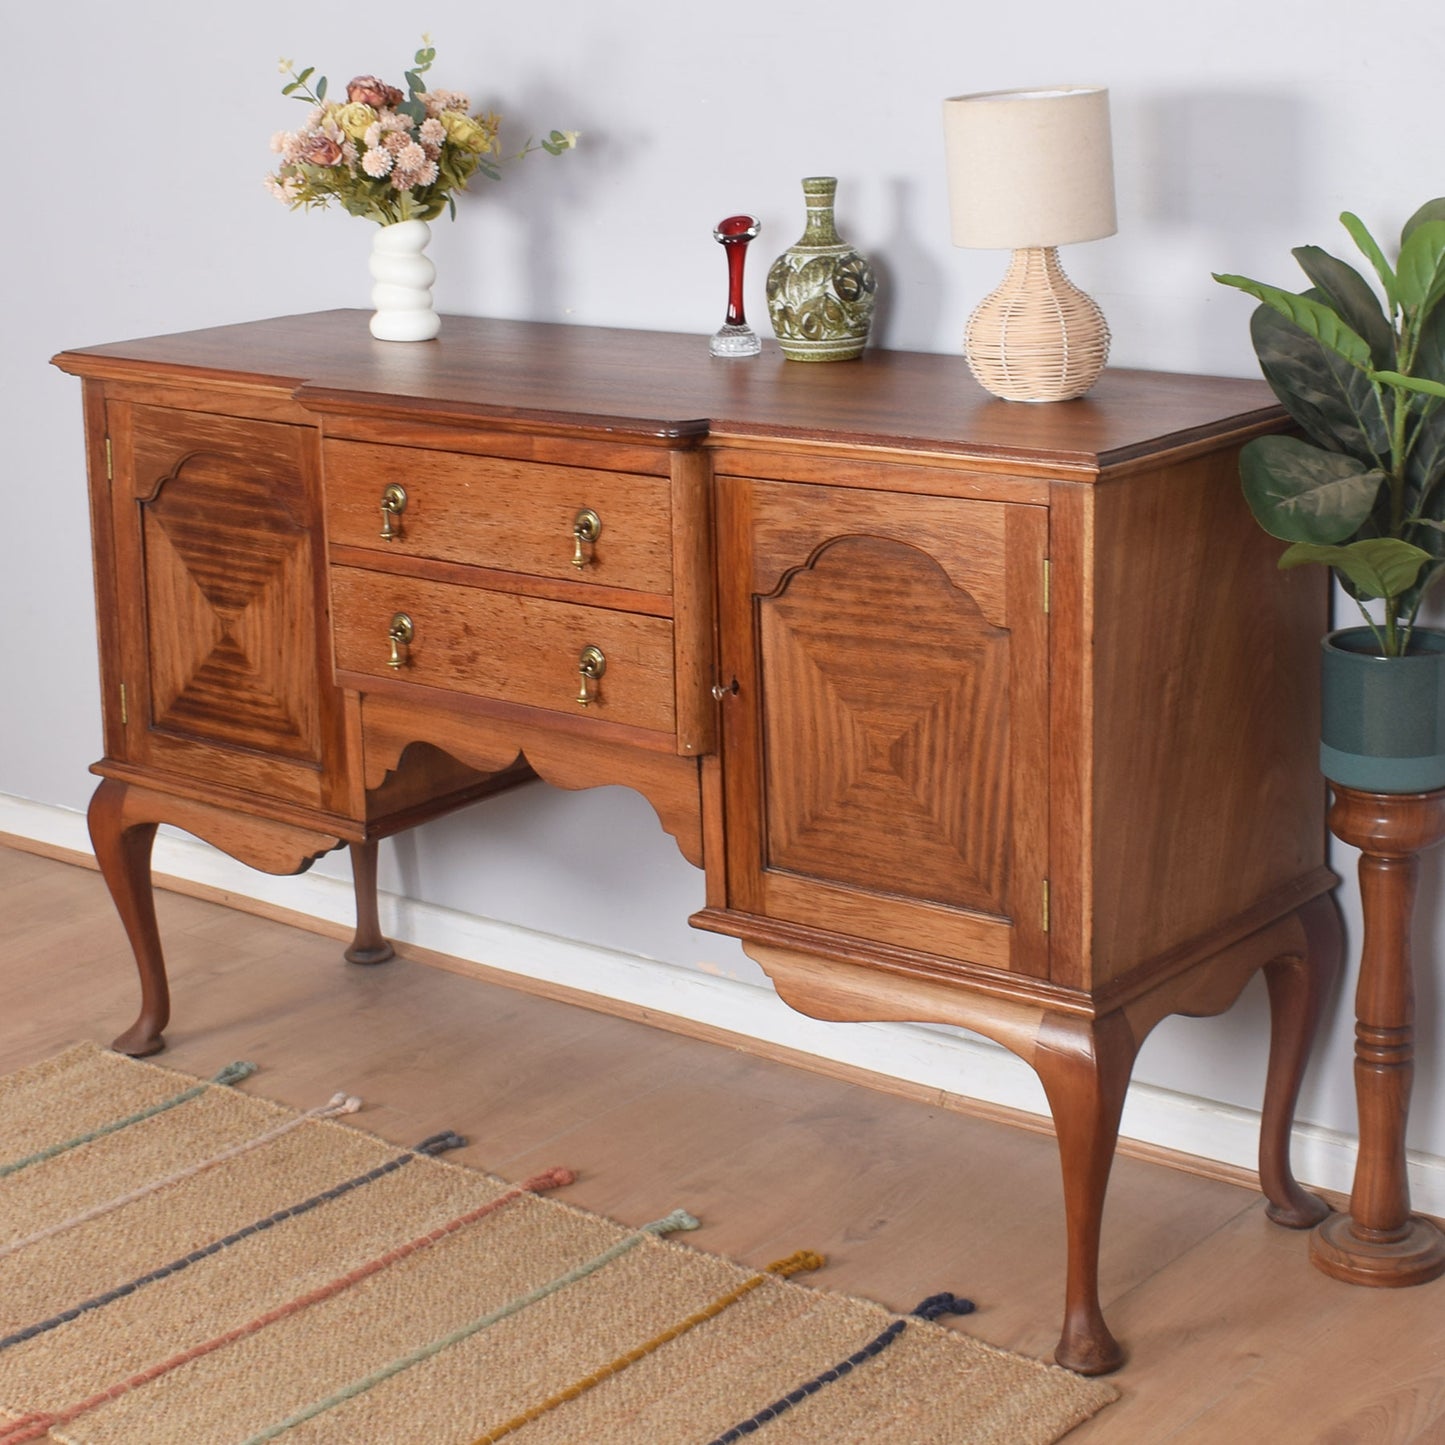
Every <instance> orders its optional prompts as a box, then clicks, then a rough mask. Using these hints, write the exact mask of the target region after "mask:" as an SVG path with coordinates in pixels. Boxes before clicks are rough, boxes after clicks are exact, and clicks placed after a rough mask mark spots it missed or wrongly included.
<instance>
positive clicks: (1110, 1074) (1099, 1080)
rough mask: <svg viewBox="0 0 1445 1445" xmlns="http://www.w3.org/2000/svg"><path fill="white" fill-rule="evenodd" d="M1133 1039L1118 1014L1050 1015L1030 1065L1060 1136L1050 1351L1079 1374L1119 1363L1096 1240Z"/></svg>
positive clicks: (1101, 1372)
mask: <svg viewBox="0 0 1445 1445" xmlns="http://www.w3.org/2000/svg"><path fill="white" fill-rule="evenodd" d="M1137 1052H1138V1043H1137V1042H1136V1041H1135V1039H1134V1036H1133V1034H1132V1032H1131V1031H1130V1028H1129V1024H1128V1021H1127V1020H1126V1019H1125V1018H1124V1017H1123V1016H1122V1015H1121V1014H1110V1015H1108V1016H1106V1017H1104V1018H1102V1019H1077V1018H1067V1017H1057V1016H1056V1017H1053V1018H1050V1019H1049V1020H1048V1021H1047V1022H1046V1023H1045V1024H1044V1026H1043V1028H1042V1030H1041V1031H1040V1034H1039V1049H1038V1053H1037V1055H1036V1056H1035V1058H1034V1067H1035V1069H1036V1070H1037V1071H1038V1074H1039V1078H1040V1080H1041V1081H1042V1083H1043V1086H1044V1092H1045V1093H1046V1094H1047V1095H1048V1099H1049V1108H1050V1109H1051V1110H1052V1112H1053V1116H1054V1129H1055V1132H1056V1133H1057V1135H1058V1143H1059V1162H1060V1165H1061V1167H1062V1169H1063V1175H1064V1209H1065V1214H1066V1218H1067V1224H1068V1241H1069V1262H1068V1282H1067V1285H1066V1287H1065V1296H1064V1328H1063V1333H1062V1335H1061V1336H1060V1339H1059V1347H1058V1349H1057V1350H1056V1351H1055V1352H1054V1358H1055V1359H1056V1360H1057V1361H1058V1362H1059V1364H1061V1365H1063V1366H1064V1367H1065V1368H1066V1369H1070V1370H1074V1371H1077V1372H1078V1373H1079V1374H1081V1375H1104V1374H1107V1373H1108V1372H1109V1371H1111V1370H1116V1369H1118V1368H1119V1366H1120V1365H1121V1364H1123V1362H1124V1352H1123V1350H1122V1349H1120V1347H1119V1344H1118V1342H1117V1341H1116V1340H1115V1339H1114V1337H1113V1335H1112V1334H1110V1333H1109V1327H1108V1325H1106V1324H1105V1323H1104V1315H1103V1311H1102V1309H1101V1308H1100V1306H1099V1239H1100V1233H1101V1229H1102V1225H1103V1218H1104V1194H1105V1191H1106V1190H1107V1189H1108V1185H1109V1171H1110V1170H1111V1169H1112V1167H1113V1164H1114V1147H1115V1145H1116V1144H1117V1143H1118V1140H1119V1119H1120V1116H1121V1115H1122V1114H1123V1111H1124V1095H1125V1093H1126V1092H1127V1090H1128V1087H1129V1076H1130V1074H1131V1073H1132V1072H1133V1068H1134V1057H1135V1054H1136V1053H1137Z"/></svg>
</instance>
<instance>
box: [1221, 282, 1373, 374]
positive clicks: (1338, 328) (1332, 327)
mask: <svg viewBox="0 0 1445 1445" xmlns="http://www.w3.org/2000/svg"><path fill="white" fill-rule="evenodd" d="M1214 279H1215V280H1216V281H1218V282H1219V283H1220V285H1222V286H1233V287H1235V289H1236V290H1239V291H1243V292H1245V293H1247V294H1248V295H1250V296H1253V297H1254V298H1255V299H1256V300H1257V301H1263V302H1264V304H1265V305H1266V306H1270V307H1273V309H1274V310H1276V311H1278V312H1279V314H1280V315H1281V316H1284V317H1286V318H1287V319H1288V320H1290V321H1293V322H1294V324H1295V325H1296V326H1298V327H1299V328H1300V330H1301V331H1304V332H1306V333H1307V334H1308V335H1310V336H1312V337H1314V339H1315V340H1316V341H1318V342H1319V343H1320V344H1321V345H1322V346H1327V347H1328V348H1329V349H1330V350H1331V351H1333V352H1335V353H1336V354H1337V355H1339V356H1343V357H1344V359H1345V360H1346V361H1348V362H1350V363H1351V364H1352V365H1354V366H1358V367H1367V366H1369V364H1370V345H1369V343H1368V342H1367V341H1366V340H1365V338H1364V337H1363V336H1361V335H1360V333H1359V332H1358V331H1355V330H1353V329H1352V328H1351V327H1349V326H1347V325H1346V324H1345V322H1344V321H1343V320H1342V319H1341V318H1340V316H1339V315H1338V313H1337V312H1335V311H1334V310H1333V309H1332V308H1331V307H1329V306H1327V305H1326V304H1325V303H1324V302H1323V301H1316V300H1315V299H1313V298H1312V297H1309V296H1297V295H1296V294H1295V293H1294V292H1293V291H1285V290H1282V289H1281V288H1280V287H1278V286H1267V285H1265V283H1264V282H1263V281H1251V280H1250V279H1249V277H1248V276H1220V275H1216V276H1215V278H1214Z"/></svg>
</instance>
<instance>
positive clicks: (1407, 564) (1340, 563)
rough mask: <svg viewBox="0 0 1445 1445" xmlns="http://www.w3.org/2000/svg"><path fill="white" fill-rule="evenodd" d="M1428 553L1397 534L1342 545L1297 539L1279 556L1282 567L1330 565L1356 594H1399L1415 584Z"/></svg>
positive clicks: (1373, 595) (1379, 595)
mask: <svg viewBox="0 0 1445 1445" xmlns="http://www.w3.org/2000/svg"><path fill="white" fill-rule="evenodd" d="M1432 560H1433V559H1432V558H1431V556H1430V554H1429V553H1428V552H1426V551H1424V550H1423V549H1422V548H1420V547H1415V546H1412V545H1411V544H1410V543H1409V542H1402V541H1400V540H1399V539H1398V538H1397V537H1367V538H1365V539H1363V540H1362V541H1359V542H1351V543H1349V544H1348V545H1346V546H1343V547H1322V546H1319V545H1317V544H1315V543H1311V542H1297V543H1295V545H1294V546H1293V547H1289V548H1287V549H1286V551H1285V554H1284V556H1282V557H1281V558H1280V559H1279V565H1280V566H1281V567H1302V566H1304V565H1305V564H1307V563H1310V562H1319V563H1322V564H1323V565H1324V566H1326V567H1333V568H1334V570H1335V571H1336V572H1339V573H1341V574H1342V575H1343V576H1344V577H1345V578H1347V579H1348V580H1349V582H1350V584H1351V588H1352V591H1353V593H1354V595H1355V596H1357V597H1383V598H1386V599H1390V598H1396V597H1399V596H1400V594H1401V593H1403V592H1404V591H1406V589H1408V588H1409V587H1411V586H1413V585H1414V582H1415V579H1416V578H1417V577H1418V576H1419V574H1420V569H1421V568H1422V567H1424V566H1425V565H1426V563H1428V562H1431V561H1432Z"/></svg>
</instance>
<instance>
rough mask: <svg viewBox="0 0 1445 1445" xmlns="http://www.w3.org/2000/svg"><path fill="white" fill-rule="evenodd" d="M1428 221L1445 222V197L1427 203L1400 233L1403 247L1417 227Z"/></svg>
mask: <svg viewBox="0 0 1445 1445" xmlns="http://www.w3.org/2000/svg"><path fill="white" fill-rule="evenodd" d="M1426 221H1445V196H1437V197H1436V199H1435V200H1433V201H1426V202H1425V204H1424V205H1423V206H1421V207H1420V209H1419V210H1418V211H1416V212H1415V214H1414V215H1413V216H1411V217H1410V219H1409V220H1408V221H1406V222H1405V225H1404V228H1403V229H1402V230H1401V232H1400V244H1401V245H1402V246H1403V245H1404V244H1405V242H1406V241H1408V240H1409V239H1410V232H1411V231H1413V230H1414V229H1415V228H1416V227H1417V226H1423V225H1424V224H1425V222H1426Z"/></svg>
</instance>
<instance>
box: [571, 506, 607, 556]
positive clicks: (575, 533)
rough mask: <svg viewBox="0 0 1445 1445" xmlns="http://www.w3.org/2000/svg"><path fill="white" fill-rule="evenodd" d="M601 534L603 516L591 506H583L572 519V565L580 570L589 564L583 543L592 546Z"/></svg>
mask: <svg viewBox="0 0 1445 1445" xmlns="http://www.w3.org/2000/svg"><path fill="white" fill-rule="evenodd" d="M601 535H602V518H601V517H599V516H598V515H597V513H596V512H594V511H593V510H592V508H591V507H583V508H582V510H581V511H580V512H578V513H577V515H576V516H575V517H574V518H573V519H572V565H573V566H574V567H575V568H576V569H577V570H578V571H579V572H580V571H581V570H582V569H583V568H584V567H585V566H586V565H587V556H586V554H585V553H584V552H583V551H582V544H583V543H584V542H585V543H586V544H587V545H588V546H589V547H590V546H591V545H592V544H593V543H594V542H595V541H596V540H597V539H598V537H600V536H601Z"/></svg>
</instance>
